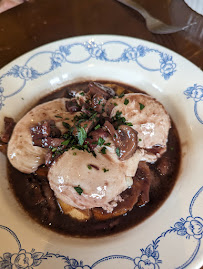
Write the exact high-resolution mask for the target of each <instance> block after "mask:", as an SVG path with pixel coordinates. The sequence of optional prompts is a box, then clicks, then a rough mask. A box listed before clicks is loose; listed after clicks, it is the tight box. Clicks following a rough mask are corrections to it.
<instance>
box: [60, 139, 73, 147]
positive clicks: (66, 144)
mask: <svg viewBox="0 0 203 269" xmlns="http://www.w3.org/2000/svg"><path fill="white" fill-rule="evenodd" d="M70 140H71V138H69V139H68V140H65V141H63V142H61V145H63V146H68V144H69V143H70Z"/></svg>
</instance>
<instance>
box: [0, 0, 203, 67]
mask: <svg viewBox="0 0 203 269" xmlns="http://www.w3.org/2000/svg"><path fill="white" fill-rule="evenodd" d="M137 1H138V0H137ZM138 2H140V3H141V4H142V5H143V6H144V7H146V9H147V10H149V11H150V12H151V14H152V15H154V16H156V17H157V18H159V19H161V20H163V21H164V22H166V23H171V24H176V25H186V24H187V23H188V22H196V23H197V24H196V25H194V26H191V27H190V28H188V29H187V30H185V31H182V32H179V33H175V34H170V35H154V34H152V33H150V32H149V31H148V30H147V29H146V27H145V23H144V19H143V18H142V17H141V15H139V14H138V13H137V12H136V11H133V10H131V9H129V8H127V7H125V6H123V5H122V4H120V3H118V2H117V1H116V0H30V2H26V3H24V4H22V5H19V6H17V7H15V8H13V9H10V10H8V11H6V12H4V13H2V14H0V68H1V67H3V66H4V65H6V64H7V63H9V62H10V61H11V60H13V59H15V58H16V57H18V56H20V55H22V54H23V53H25V52H27V51H30V50H32V49H34V48H36V47H38V46H40V45H43V44H46V43H49V42H52V41H55V40H59V39H62V38H67V37H72V36H78V35H86V34H118V35H126V36H131V37H137V38H141V39H145V40H149V41H152V42H154V43H157V44H160V45H163V46H165V47H167V48H170V49H171V50H173V51H176V52H177V53H179V54H181V55H182V56H184V57H185V58H187V59H188V60H190V61H191V62H193V63H194V64H196V65H197V66H198V67H200V68H201V69H203V17H202V16H201V15H198V14H197V13H195V12H193V11H192V10H191V9H190V8H189V7H188V6H187V5H186V4H185V3H184V1H183V0H139V1H138Z"/></svg>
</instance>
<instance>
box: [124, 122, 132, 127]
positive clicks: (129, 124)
mask: <svg viewBox="0 0 203 269" xmlns="http://www.w3.org/2000/svg"><path fill="white" fill-rule="evenodd" d="M125 124H126V125H128V126H133V124H132V123H131V122H126V123H125Z"/></svg>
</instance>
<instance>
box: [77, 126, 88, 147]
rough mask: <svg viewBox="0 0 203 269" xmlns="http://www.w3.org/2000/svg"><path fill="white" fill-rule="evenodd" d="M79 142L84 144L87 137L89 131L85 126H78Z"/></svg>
mask: <svg viewBox="0 0 203 269" xmlns="http://www.w3.org/2000/svg"><path fill="white" fill-rule="evenodd" d="M77 136H78V142H79V144H80V145H81V146H82V145H83V144H84V142H85V139H86V138H87V133H86V131H85V129H84V128H83V127H80V128H78V135H77Z"/></svg>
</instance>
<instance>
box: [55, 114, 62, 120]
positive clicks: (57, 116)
mask: <svg viewBox="0 0 203 269" xmlns="http://www.w3.org/2000/svg"><path fill="white" fill-rule="evenodd" d="M54 117H55V118H59V119H62V117H61V116H59V115H55V116H54Z"/></svg>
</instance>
